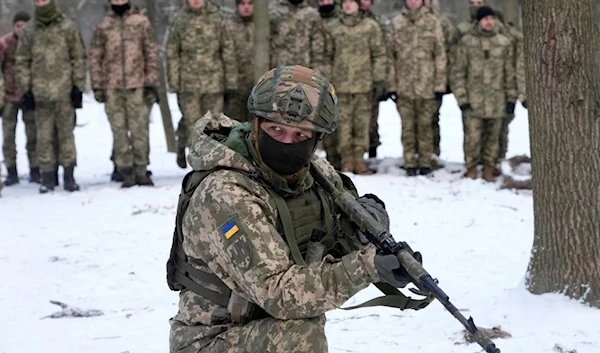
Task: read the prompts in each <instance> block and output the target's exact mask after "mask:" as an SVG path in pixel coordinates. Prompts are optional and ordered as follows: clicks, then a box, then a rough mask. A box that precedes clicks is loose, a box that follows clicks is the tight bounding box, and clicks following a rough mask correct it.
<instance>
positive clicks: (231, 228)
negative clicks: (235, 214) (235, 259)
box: [221, 221, 240, 239]
mask: <svg viewBox="0 0 600 353" xmlns="http://www.w3.org/2000/svg"><path fill="white" fill-rule="evenodd" d="M239 230H240V228H239V227H238V225H237V224H235V221H231V222H229V223H227V224H226V225H225V226H223V228H221V231H222V232H223V234H224V235H225V239H230V238H231V237H232V236H234V235H235V234H236V233H237V232H238V231H239Z"/></svg>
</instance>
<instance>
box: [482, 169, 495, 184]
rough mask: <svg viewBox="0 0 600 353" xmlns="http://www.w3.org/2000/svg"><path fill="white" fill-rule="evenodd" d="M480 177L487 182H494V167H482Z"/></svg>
mask: <svg viewBox="0 0 600 353" xmlns="http://www.w3.org/2000/svg"><path fill="white" fill-rule="evenodd" d="M481 177H482V178H483V180H485V181H487V182H488V183H493V182H495V181H496V176H494V167H488V166H485V167H483V173H482V174H481Z"/></svg>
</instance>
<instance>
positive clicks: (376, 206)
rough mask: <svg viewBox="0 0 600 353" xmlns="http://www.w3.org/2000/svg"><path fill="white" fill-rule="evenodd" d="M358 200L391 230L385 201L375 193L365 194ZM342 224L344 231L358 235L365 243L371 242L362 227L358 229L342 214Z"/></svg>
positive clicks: (351, 234)
mask: <svg viewBox="0 0 600 353" xmlns="http://www.w3.org/2000/svg"><path fill="white" fill-rule="evenodd" d="M356 201H357V202H358V203H359V204H360V205H361V206H362V207H363V208H364V209H365V210H366V211H367V212H369V214H370V215H371V216H373V218H375V219H376V220H377V222H379V224H381V225H382V226H383V227H385V229H387V230H388V231H389V230H390V216H389V215H388V213H387V211H386V210H385V203H383V201H381V199H380V198H379V197H377V196H376V195H373V194H365V195H363V196H361V197H359V198H357V199H356ZM340 223H341V224H340V226H341V228H342V231H343V232H344V233H345V234H347V235H349V236H356V238H358V240H359V241H360V242H361V244H363V245H367V244H369V240H368V239H367V237H366V236H365V235H364V234H363V232H362V231H361V230H360V229H356V228H355V227H354V225H353V224H352V222H350V221H349V220H348V219H347V218H346V217H345V216H342V219H341V222H340Z"/></svg>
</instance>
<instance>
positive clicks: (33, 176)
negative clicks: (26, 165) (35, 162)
mask: <svg viewBox="0 0 600 353" xmlns="http://www.w3.org/2000/svg"><path fill="white" fill-rule="evenodd" d="M29 182H30V183H36V184H39V183H41V182H42V176H41V175H40V168H39V167H35V168H30V169H29Z"/></svg>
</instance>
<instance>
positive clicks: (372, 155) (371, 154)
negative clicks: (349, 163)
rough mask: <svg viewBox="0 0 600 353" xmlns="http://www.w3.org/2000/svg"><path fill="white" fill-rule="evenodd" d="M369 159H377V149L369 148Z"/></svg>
mask: <svg viewBox="0 0 600 353" xmlns="http://www.w3.org/2000/svg"><path fill="white" fill-rule="evenodd" d="M369 158H377V147H371V148H369Z"/></svg>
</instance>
